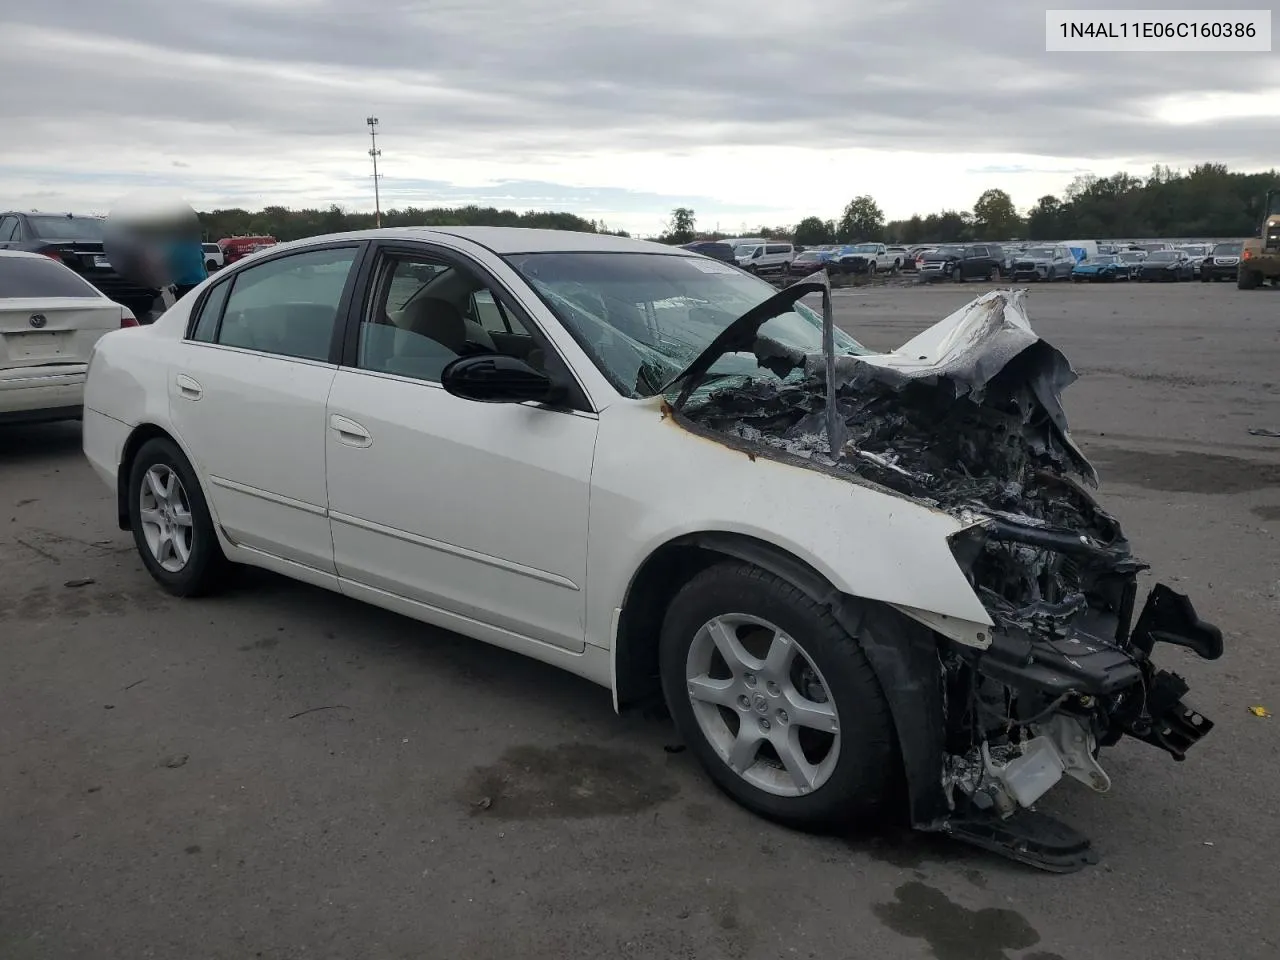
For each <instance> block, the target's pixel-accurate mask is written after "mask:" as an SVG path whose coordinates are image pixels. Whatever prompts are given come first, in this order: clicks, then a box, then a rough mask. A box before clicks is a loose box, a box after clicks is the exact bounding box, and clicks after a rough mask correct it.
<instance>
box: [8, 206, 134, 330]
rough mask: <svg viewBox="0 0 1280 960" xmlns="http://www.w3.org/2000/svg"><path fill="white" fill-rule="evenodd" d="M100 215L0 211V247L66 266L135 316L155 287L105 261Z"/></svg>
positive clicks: (105, 254) (102, 221) (102, 225)
mask: <svg viewBox="0 0 1280 960" xmlns="http://www.w3.org/2000/svg"><path fill="white" fill-rule="evenodd" d="M104 224H105V221H104V220H103V218H102V217H80V216H76V215H75V214H73V213H18V212H16V211H15V212H11V213H0V250H22V251H25V252H27V253H38V254H41V255H42V256H46V257H48V258H49V259H51V260H56V261H57V262H58V263H61V264H62V265H63V266H66V267H70V268H71V269H72V270H74V271H75V272H76V273H78V274H80V276H82V277H84V278H85V279H86V280H88V281H89V282H90V283H91V284H93V285H94V286H95V287H97V288H98V289H99V290H101V291H102V292H103V293H104V294H106V295H107V296H108V297H109V298H110V299H112V300H114V301H115V302H116V303H122V304H124V305H125V306H126V307H128V308H129V309H130V310H131V311H133V312H134V313H136V314H138V315H140V316H141V315H143V314H146V313H149V312H150V311H151V307H152V305H153V304H154V303H155V299H156V297H157V296H159V295H160V291H159V290H152V289H149V288H147V287H143V286H140V285H139V284H137V283H134V282H133V281H132V280H128V279H126V278H125V277H122V276H121V275H120V274H119V272H118V271H117V270H116V269H115V268H114V267H112V266H111V262H110V261H109V260H107V253H106V248H105V247H104V246H103V228H104Z"/></svg>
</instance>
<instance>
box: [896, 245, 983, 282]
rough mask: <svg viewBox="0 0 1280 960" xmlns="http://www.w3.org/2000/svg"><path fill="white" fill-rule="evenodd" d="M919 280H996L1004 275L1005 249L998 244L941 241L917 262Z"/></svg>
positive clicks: (922, 254)
mask: <svg viewBox="0 0 1280 960" xmlns="http://www.w3.org/2000/svg"><path fill="white" fill-rule="evenodd" d="M916 269H917V270H919V272H920V279H922V280H954V281H956V282H957V283H964V281H966V280H999V279H1000V278H1001V277H1003V276H1004V250H1003V249H1001V247H1000V245H999V244H998V243H966V244H943V245H942V246H939V247H934V248H933V249H932V250H926V251H924V252H923V253H921V254H920V259H919V260H917V261H916Z"/></svg>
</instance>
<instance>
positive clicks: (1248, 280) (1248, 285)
mask: <svg viewBox="0 0 1280 960" xmlns="http://www.w3.org/2000/svg"><path fill="white" fill-rule="evenodd" d="M1260 283H1262V274H1261V273H1259V272H1258V271H1257V270H1246V269H1245V268H1244V267H1241V268H1240V272H1239V273H1238V274H1236V286H1237V287H1238V288H1239V289H1241V290H1253V289H1254V288H1255V287H1257V286H1258V284H1260Z"/></svg>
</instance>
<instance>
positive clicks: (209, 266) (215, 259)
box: [201, 243, 227, 273]
mask: <svg viewBox="0 0 1280 960" xmlns="http://www.w3.org/2000/svg"><path fill="white" fill-rule="evenodd" d="M201 248H202V249H203V250H204V269H205V271H206V272H207V273H214V272H215V271H218V270H221V269H222V268H223V267H224V266H226V263H227V257H226V254H224V253H223V252H222V248H221V247H220V246H218V245H217V244H216V243H204V244H201Z"/></svg>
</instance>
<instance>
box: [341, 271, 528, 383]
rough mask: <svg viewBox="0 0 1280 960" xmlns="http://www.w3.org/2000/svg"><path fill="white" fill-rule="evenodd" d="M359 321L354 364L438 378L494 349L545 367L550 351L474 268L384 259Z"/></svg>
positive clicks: (394, 372)
mask: <svg viewBox="0 0 1280 960" xmlns="http://www.w3.org/2000/svg"><path fill="white" fill-rule="evenodd" d="M373 289H374V295H373V297H371V305H370V310H369V316H367V317H366V318H365V319H364V321H363V322H362V323H361V325H360V345H359V351H358V355H357V365H358V366H359V367H360V368H361V369H364V370H377V371H380V372H383V373H392V374H396V375H398V376H405V377H414V378H417V379H423V380H432V381H438V380H439V379H440V375H441V372H442V371H443V370H444V368H445V366H447V365H448V364H449V363H450V362H451V361H453V360H455V359H457V358H458V357H464V356H475V355H480V354H486V353H496V354H502V355H505V356H511V357H517V358H519V359H521V360H524V361H525V362H526V363H528V364H529V365H530V366H531V367H533V368H534V369H535V370H544V369H545V362H546V358H545V354H544V351H543V350H542V348H541V347H539V346H538V345H537V342H536V341H535V340H534V338H533V336H532V335H531V334H530V332H529V330H528V329H527V328H526V327H525V326H524V325H523V324H522V323H521V321H520V320H519V318H517V317H513V316H512V315H511V313H510V312H509V311H508V310H506V309H505V308H504V307H503V306H502V304H501V302H500V301H499V300H498V299H497V298H496V297H494V296H493V294H492V292H491V291H490V290H489V289H488V288H487V287H486V286H485V285H484V283H483V282H481V281H480V280H479V278H477V277H476V276H475V275H474V274H472V273H470V272H468V271H466V270H462V269H459V268H457V267H453V266H449V265H446V264H442V263H432V262H430V261H425V260H420V259H410V258H401V257H387V258H385V259H384V260H383V261H382V262H381V264H380V265H379V267H378V269H377V271H376V273H375V277H374V286H373Z"/></svg>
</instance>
